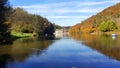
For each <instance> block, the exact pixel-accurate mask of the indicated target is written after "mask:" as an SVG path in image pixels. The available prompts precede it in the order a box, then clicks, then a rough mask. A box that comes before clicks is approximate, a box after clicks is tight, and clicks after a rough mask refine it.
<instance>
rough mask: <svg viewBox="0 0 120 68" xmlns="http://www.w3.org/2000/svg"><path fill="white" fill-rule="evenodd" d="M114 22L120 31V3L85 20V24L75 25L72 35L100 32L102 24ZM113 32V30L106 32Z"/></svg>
mask: <svg viewBox="0 0 120 68" xmlns="http://www.w3.org/2000/svg"><path fill="white" fill-rule="evenodd" d="M107 21H113V23H115V25H116V27H117V28H116V30H120V3H118V4H116V5H113V6H111V7H108V8H106V9H104V10H103V11H101V12H100V13H98V14H96V15H93V16H92V17H90V18H88V19H86V20H84V21H83V22H81V23H79V24H76V25H74V26H73V27H72V28H71V29H70V32H71V33H73V32H74V33H77V32H89V33H90V32H95V31H99V30H100V29H99V27H100V25H101V23H102V22H105V23H106V22H107ZM106 31H113V30H110V29H109V30H106Z"/></svg>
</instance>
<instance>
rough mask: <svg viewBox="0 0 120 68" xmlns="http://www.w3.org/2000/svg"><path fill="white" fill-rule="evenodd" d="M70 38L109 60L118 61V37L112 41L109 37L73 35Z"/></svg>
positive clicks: (119, 58) (119, 46)
mask: <svg viewBox="0 0 120 68" xmlns="http://www.w3.org/2000/svg"><path fill="white" fill-rule="evenodd" d="M71 37H72V38H74V39H76V40H77V41H81V42H82V43H83V44H85V45H86V46H88V47H90V48H92V49H95V50H97V51H99V52H100V53H102V54H104V55H106V56H108V57H109V58H113V59H116V60H118V61H120V45H119V44H120V36H117V37H116V38H115V39H113V38H112V37H111V35H90V34H81V35H80V34H75V35H72V36H71Z"/></svg>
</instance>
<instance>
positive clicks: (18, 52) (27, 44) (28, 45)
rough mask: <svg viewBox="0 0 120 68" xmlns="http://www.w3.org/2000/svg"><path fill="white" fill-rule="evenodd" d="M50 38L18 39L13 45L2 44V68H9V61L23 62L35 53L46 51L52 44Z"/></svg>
mask: <svg viewBox="0 0 120 68" xmlns="http://www.w3.org/2000/svg"><path fill="white" fill-rule="evenodd" d="M52 43H53V41H50V40H38V39H37V40H36V39H18V40H16V41H15V42H13V44H12V45H7V46H4V45H3V46H0V68H7V64H8V63H12V62H14V61H16V62H23V61H25V60H26V59H27V58H28V57H30V56H32V55H33V54H34V55H36V56H38V55H40V54H42V53H45V51H46V50H47V48H48V47H49V46H50V44H52Z"/></svg>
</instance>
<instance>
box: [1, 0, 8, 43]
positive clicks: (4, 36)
mask: <svg viewBox="0 0 120 68" xmlns="http://www.w3.org/2000/svg"><path fill="white" fill-rule="evenodd" d="M9 8H10V5H9V2H8V0H0V43H5V42H8V41H9V40H8V36H9V32H8V26H7V25H6V24H5V21H6V17H5V16H6V14H7V12H8V11H9Z"/></svg>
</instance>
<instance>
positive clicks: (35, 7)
mask: <svg viewBox="0 0 120 68" xmlns="http://www.w3.org/2000/svg"><path fill="white" fill-rule="evenodd" d="M9 1H10V4H11V5H12V6H13V7H21V8H23V9H24V10H26V11H28V12H29V13H31V14H38V15H41V16H43V17H45V18H47V19H48V20H49V21H51V22H52V23H56V24H58V25H61V26H72V25H75V24H77V23H80V22H81V21H83V20H85V19H87V18H89V17H91V16H92V15H95V14H97V13H98V12H100V11H102V10H103V9H105V8H107V7H109V6H112V5H114V4H116V3H119V2H120V0H9Z"/></svg>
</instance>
